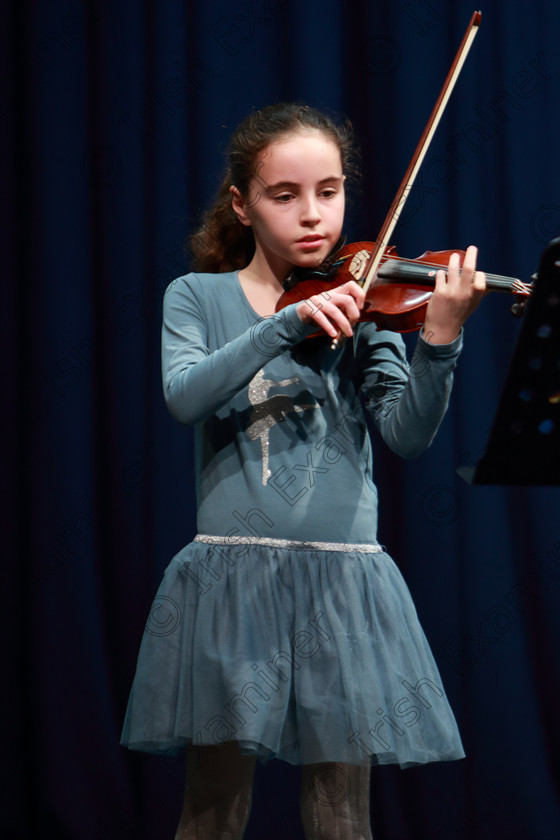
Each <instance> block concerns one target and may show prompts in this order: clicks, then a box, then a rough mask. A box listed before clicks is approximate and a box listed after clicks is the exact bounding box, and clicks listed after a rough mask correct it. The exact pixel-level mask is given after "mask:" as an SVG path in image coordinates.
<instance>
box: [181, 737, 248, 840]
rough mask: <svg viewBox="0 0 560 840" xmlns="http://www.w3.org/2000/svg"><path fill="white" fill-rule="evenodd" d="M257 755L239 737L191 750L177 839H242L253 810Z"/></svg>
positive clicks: (188, 758)
mask: <svg viewBox="0 0 560 840" xmlns="http://www.w3.org/2000/svg"><path fill="white" fill-rule="evenodd" d="M254 770H255V759H254V758H253V757H252V756H243V755H241V751H240V749H239V745H238V743H237V742H236V741H230V742H228V743H227V744H221V745H220V746H216V747H193V748H192V749H189V750H188V753H187V782H186V785H185V797H184V800H183V812H182V814H181V820H180V822H179V826H178V828H177V832H176V834H175V840H191V838H193V840H194V838H196V840H218V838H220V840H226V838H227V840H241V838H242V837H243V832H244V831H245V826H246V824H247V820H248V819H249V811H250V809H251V790H252V785H253V773H254Z"/></svg>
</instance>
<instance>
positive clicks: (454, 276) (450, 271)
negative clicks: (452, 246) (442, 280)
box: [447, 252, 461, 287]
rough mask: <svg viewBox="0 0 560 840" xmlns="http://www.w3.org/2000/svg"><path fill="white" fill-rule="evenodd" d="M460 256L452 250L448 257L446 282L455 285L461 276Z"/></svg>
mask: <svg viewBox="0 0 560 840" xmlns="http://www.w3.org/2000/svg"><path fill="white" fill-rule="evenodd" d="M460 269H461V257H460V255H459V254H457V253H456V252H453V254H451V256H450V257H449V265H448V266H447V283H448V284H449V285H451V286H453V287H454V286H455V285H456V284H457V282H458V281H459V279H460V276H461V272H460Z"/></svg>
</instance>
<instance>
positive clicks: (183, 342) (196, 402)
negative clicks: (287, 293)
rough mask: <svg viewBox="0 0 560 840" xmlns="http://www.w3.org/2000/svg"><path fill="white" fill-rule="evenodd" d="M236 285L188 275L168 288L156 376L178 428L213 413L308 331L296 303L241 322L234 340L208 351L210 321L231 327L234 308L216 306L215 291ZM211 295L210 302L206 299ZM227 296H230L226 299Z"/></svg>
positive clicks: (216, 277)
mask: <svg viewBox="0 0 560 840" xmlns="http://www.w3.org/2000/svg"><path fill="white" fill-rule="evenodd" d="M227 282H229V283H230V284H231V283H237V279H236V278H234V276H233V275H231V274H229V275H193V274H191V275H188V276H186V277H180V278H178V279H177V280H175V281H174V282H173V283H171V285H170V286H169V287H168V289H167V291H166V293H165V297H164V302H163V329H162V373H163V390H164V396H165V401H166V403H167V406H168V408H169V410H170V411H171V413H172V414H173V416H174V417H175V418H176V419H177V420H179V421H181V422H182V423H198V422H201V421H203V420H205V419H206V418H207V417H209V416H210V415H212V414H214V413H215V412H216V411H217V410H218V409H219V408H220V407H221V406H223V405H225V404H226V403H227V402H228V401H229V400H230V399H231V398H232V397H233V396H235V395H236V394H237V393H238V392H239V391H240V390H241V389H242V388H243V387H244V386H246V385H247V384H248V383H249V382H250V381H251V379H252V378H253V377H254V376H255V374H256V373H257V371H259V370H260V369H261V368H262V367H263V365H264V364H265V363H266V362H267V361H270V359H271V358H273V357H275V356H277V355H279V354H280V353H282V352H283V351H284V350H286V349H287V348H289V347H291V346H292V345H294V344H297V343H298V342H299V341H301V340H302V339H303V338H305V336H306V335H309V334H310V332H311V330H310V327H309V326H307V325H306V324H303V323H302V322H301V321H300V319H299V317H298V315H297V312H296V306H297V304H293V305H292V306H289V307H287V308H286V309H284V310H282V312H280V313H278V314H277V315H273V316H271V317H270V318H263V319H260V320H258V318H257V316H256V314H255V316H254V320H255V323H254V324H253V326H252V327H251V328H250V329H247V328H246V322H244V323H243V326H242V327H240V334H239V336H238V337H237V338H235V339H233V340H232V341H230V342H228V343H227V344H225V345H224V346H223V347H213V344H215V342H213V341H212V334H213V332H214V330H213V326H214V325H213V320H214V319H216V318H218V317H221V318H224V317H225V318H227V319H229V320H230V321H233V322H235V320H236V318H238V317H239V314H238V310H239V307H237V308H236V307H234V306H231V307H230V308H229V311H227V312H225V313H224V312H223V309H224V306H223V303H222V305H221V310H222V311H220V302H219V301H217V302H216V297H217V296H218V295H219V293H220V289H219V287H220V286H223V285H224V283H227ZM213 294H214V295H215V297H214V298H212V295H213ZM230 297H231V296H230Z"/></svg>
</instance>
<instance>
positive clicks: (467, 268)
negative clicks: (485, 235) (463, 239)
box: [461, 245, 478, 283]
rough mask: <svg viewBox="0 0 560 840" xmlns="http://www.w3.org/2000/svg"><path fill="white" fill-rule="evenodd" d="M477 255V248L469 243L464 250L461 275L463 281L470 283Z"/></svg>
mask: <svg viewBox="0 0 560 840" xmlns="http://www.w3.org/2000/svg"><path fill="white" fill-rule="evenodd" d="M477 257H478V248H477V247H476V246H475V245H469V247H468V248H467V250H466V252H465V258H464V260H463V269H462V271H461V277H462V279H463V280H464V282H465V283H471V282H472V280H473V277H474V273H475V270H476V259H477Z"/></svg>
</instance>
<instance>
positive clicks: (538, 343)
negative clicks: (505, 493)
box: [457, 238, 560, 485]
mask: <svg viewBox="0 0 560 840" xmlns="http://www.w3.org/2000/svg"><path fill="white" fill-rule="evenodd" d="M457 472H458V473H459V475H460V476H462V478H464V479H465V481H468V482H469V483H470V484H524V485H555V484H560V238H558V239H554V240H553V241H552V242H551V243H550V244H549V245H547V247H546V249H545V250H544V252H543V254H542V256H541V261H540V265H539V271H538V276H537V279H536V281H535V287H534V291H533V294H532V296H531V298H530V299H529V300H528V303H527V307H526V311H525V314H524V323H523V327H522V329H521V333H520V335H519V338H518V341H517V346H516V348H515V354H514V356H513V360H512V362H511V365H510V368H509V372H508V375H507V379H506V383H505V386H504V390H503V392H502V397H501V400H500V404H499V406H498V411H497V413H496V417H495V419H494V425H493V426H492V430H491V432H490V437H489V439H488V444H487V447H486V451H485V453H484V455H483V457H482V458H481V459H480V461H479V462H478V464H477V465H476V466H475V467H473V466H463V467H459V469H458V470H457Z"/></svg>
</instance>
